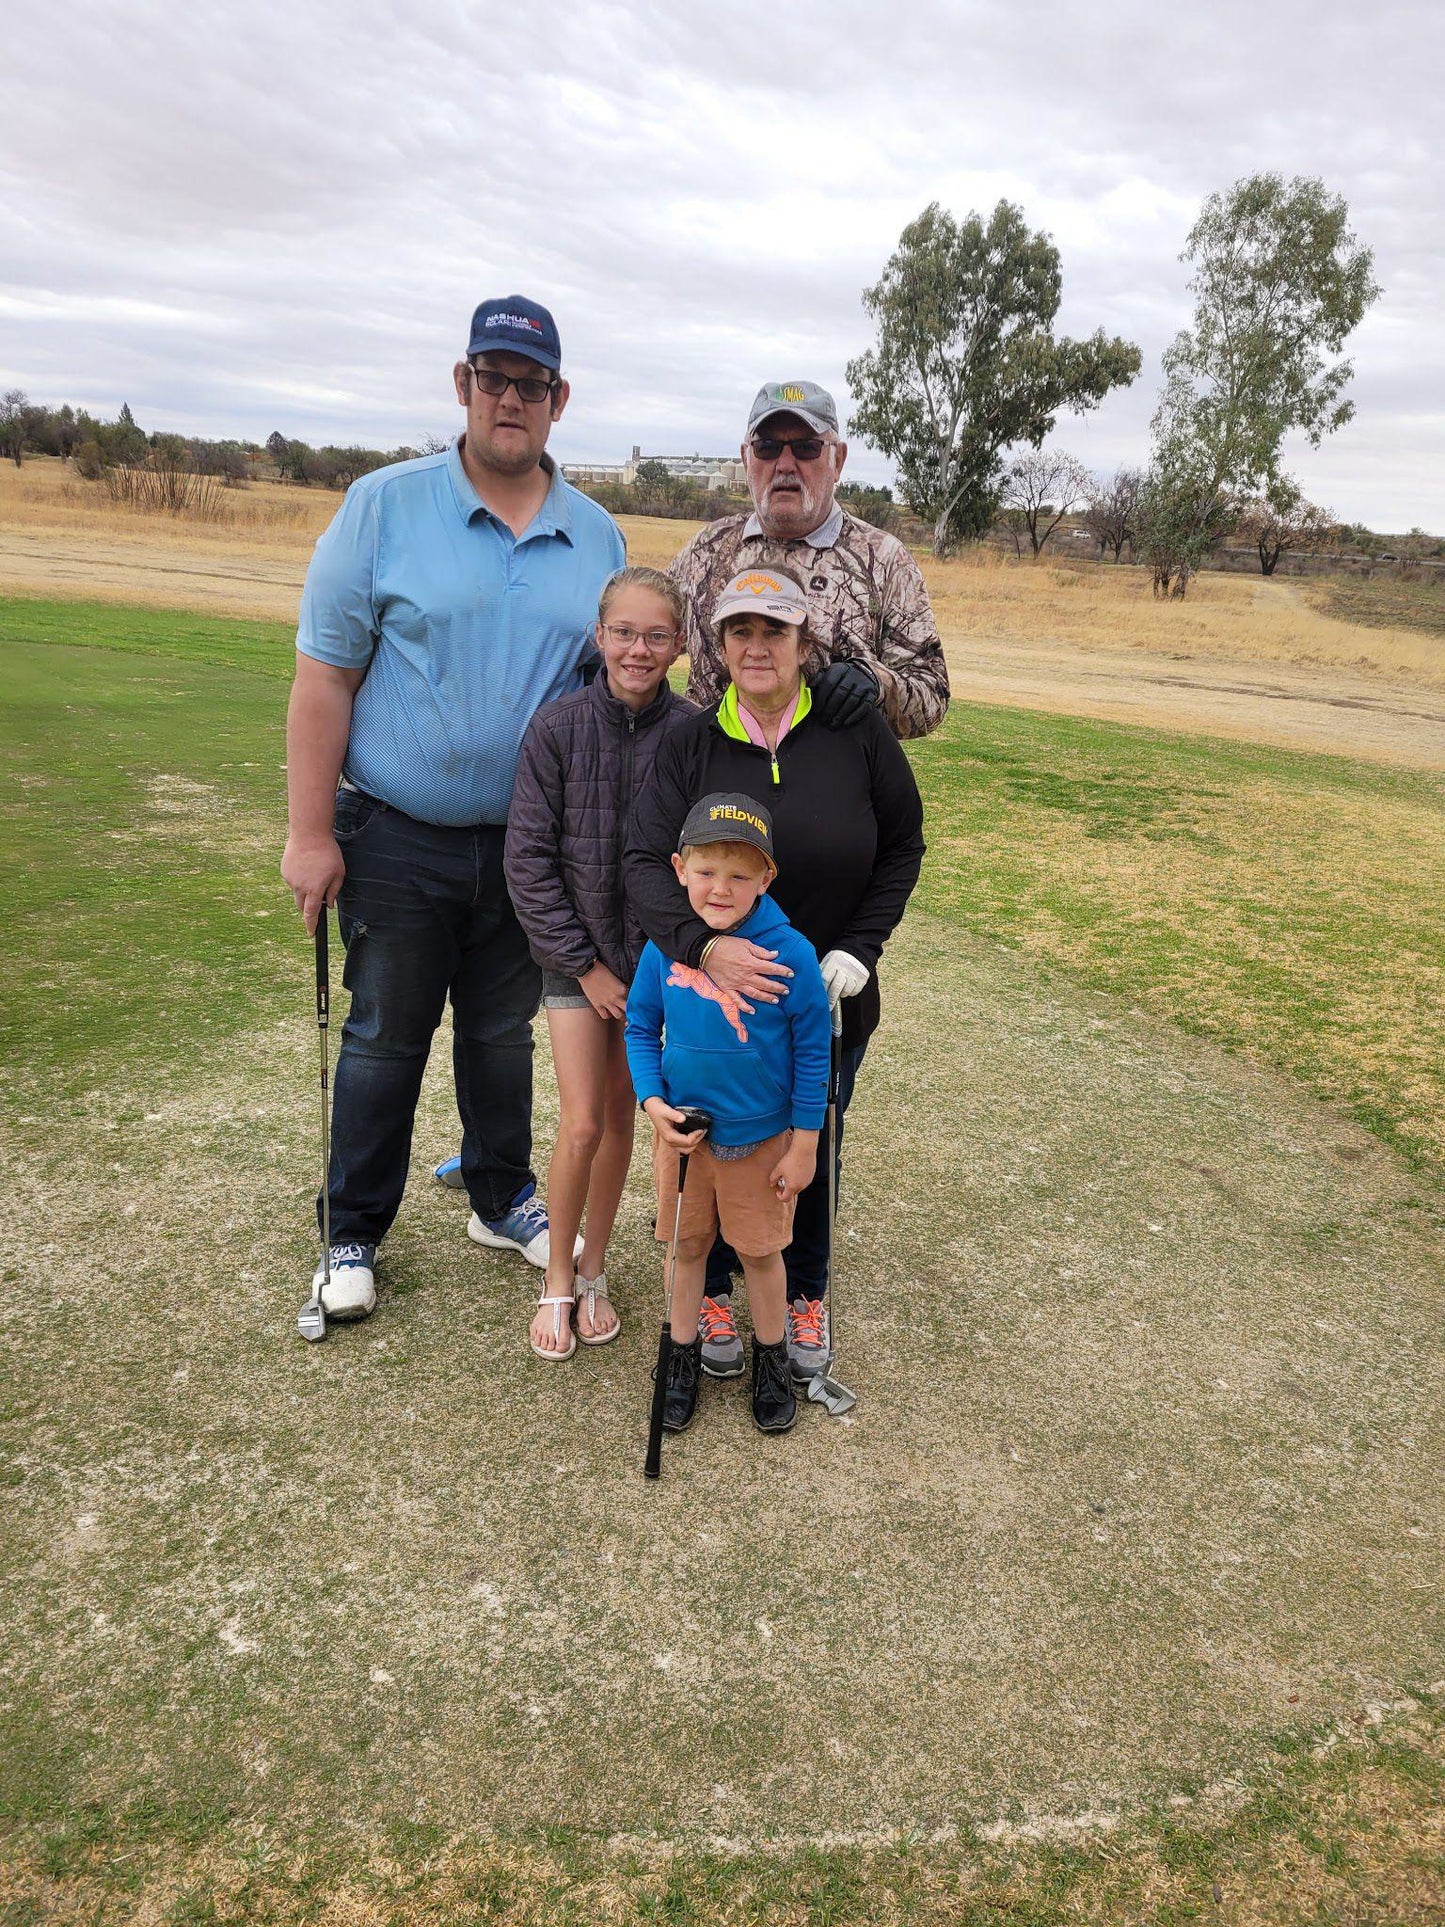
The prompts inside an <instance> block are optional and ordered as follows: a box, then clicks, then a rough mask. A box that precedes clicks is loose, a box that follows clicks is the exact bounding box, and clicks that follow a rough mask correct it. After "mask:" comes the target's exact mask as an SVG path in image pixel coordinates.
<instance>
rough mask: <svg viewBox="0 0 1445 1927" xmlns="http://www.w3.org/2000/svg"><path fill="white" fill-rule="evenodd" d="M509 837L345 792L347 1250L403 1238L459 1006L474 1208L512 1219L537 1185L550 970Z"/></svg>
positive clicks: (343, 1184)
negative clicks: (545, 980)
mask: <svg viewBox="0 0 1445 1927" xmlns="http://www.w3.org/2000/svg"><path fill="white" fill-rule="evenodd" d="M505 835H506V831H505V830H504V829H503V828H502V827H501V826H496V827H493V826H491V825H482V826H481V827H480V828H477V829H449V828H446V827H444V826H441V825H438V824H435V823H419V822H418V821H417V820H416V819H415V818H414V817H410V816H406V815H404V814H403V813H402V812H401V811H400V810H393V809H390V808H389V807H388V806H387V805H386V804H385V803H379V802H378V801H377V800H376V799H375V798H374V797H370V796H363V795H362V794H361V793H360V792H359V791H356V790H341V791H339V792H338V793H337V798H336V840H337V842H338V843H339V844H340V846H341V852H342V855H343V856H344V857H345V859H346V881H345V883H343V885H342V886H341V895H340V898H339V899H338V901H337V913H338V916H339V919H340V923H341V935H342V939H343V941H344V942H345V944H346V974H345V984H346V988H347V989H348V990H349V991H350V992H351V1008H350V1010H349V1011H348V1012H347V1017H346V1022H345V1024H344V1025H343V1026H342V1031H341V1051H340V1054H339V1056H338V1057H337V1061H336V1084H335V1095H334V1098H333V1103H332V1124H331V1174H330V1182H329V1186H328V1188H329V1190H330V1193H331V1236H332V1238H333V1240H334V1241H335V1242H336V1243H338V1244H346V1243H351V1242H354V1243H358V1244H379V1243H380V1242H381V1240H382V1239H383V1238H384V1237H385V1236H386V1234H387V1232H388V1231H389V1230H390V1229H391V1226H392V1222H393V1220H394V1219H395V1217H396V1214H397V1211H398V1209H399V1208H400V1206H401V1195H402V1192H403V1191H404V1190H405V1188H406V1174H407V1167H408V1165H409V1164H410V1162H411V1136H412V1124H413V1121H414V1119H415V1117H416V1103H417V1096H418V1094H419V1092H420V1090H421V1080H422V1073H423V1072H424V1071H425V1069H426V1062H427V1058H428V1056H429V1055H430V1053H431V1043H432V1037H433V1035H434V1033H435V1031H436V1028H437V1025H438V1024H439V1023H440V1022H441V1020H442V1013H443V1011H444V1010H445V1008H446V1002H447V998H448V996H450V998H451V1003H452V1023H453V1031H454V1041H453V1047H452V1056H453V1065H454V1069H455V1075H456V1090H457V1109H458V1111H459V1112H460V1113H461V1120H462V1178H463V1181H464V1183H465V1185H466V1188H467V1194H468V1196H469V1197H470V1198H471V1201H472V1206H473V1208H474V1209H475V1210H476V1211H477V1212H479V1213H480V1214H481V1216H482V1217H484V1218H499V1217H501V1215H502V1214H503V1212H505V1211H506V1209H507V1207H508V1206H509V1205H510V1204H511V1202H512V1200H513V1199H514V1198H515V1197H516V1195H517V1193H518V1192H519V1191H521V1190H523V1189H525V1187H526V1186H527V1185H528V1184H531V1183H533V1182H534V1179H533V1173H532V1165H531V1159H532V1018H533V1017H534V1016H535V1014H536V1010H537V1003H538V1000H539V998H540V996H541V990H542V973H541V971H540V970H538V968H537V966H536V964H534V963H533V961H532V958H531V954H530V953H529V951H528V949H527V940H526V938H525V937H524V936H523V935H522V930H521V926H520V925H519V924H518V922H517V919H516V915H515V913H514V912H513V909H512V903H511V899H510V897H509V896H508V895H507V885H506V879H505V878H504V876H503V874H502V842H503V838H504V837H505ZM317 1208H318V1211H319V1209H320V1200H319V1199H318V1200H317Z"/></svg>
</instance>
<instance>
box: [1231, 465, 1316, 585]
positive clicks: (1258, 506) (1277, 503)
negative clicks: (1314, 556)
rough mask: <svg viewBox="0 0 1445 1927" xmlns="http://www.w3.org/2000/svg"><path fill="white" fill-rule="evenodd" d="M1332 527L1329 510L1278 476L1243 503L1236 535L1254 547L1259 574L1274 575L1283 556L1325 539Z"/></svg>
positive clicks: (1282, 476) (1289, 481) (1295, 484)
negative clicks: (1245, 537) (1257, 494)
mask: <svg viewBox="0 0 1445 1927" xmlns="http://www.w3.org/2000/svg"><path fill="white" fill-rule="evenodd" d="M1334 526H1335V518H1334V517H1333V516H1332V515H1331V514H1330V512H1329V510H1328V509H1323V508H1320V507H1319V505H1318V504H1317V503H1315V502H1307V501H1306V500H1305V498H1304V493H1303V491H1302V490H1301V489H1300V487H1299V484H1298V483H1297V482H1295V481H1292V480H1291V478H1290V477H1289V476H1288V475H1281V476H1280V478H1279V480H1278V481H1277V482H1276V483H1275V484H1274V486H1273V488H1270V489H1268V490H1266V492H1265V493H1264V494H1263V495H1259V496H1256V497H1255V498H1254V499H1253V500H1252V501H1248V502H1246V503H1245V504H1244V506H1243V508H1242V510H1241V512H1240V518H1239V523H1238V533H1239V534H1240V535H1243V536H1247V537H1248V539H1249V540H1250V541H1251V542H1252V543H1253V544H1254V546H1255V550H1256V553H1257V554H1258V556H1259V567H1260V573H1261V574H1263V575H1273V574H1274V572H1275V570H1276V569H1277V568H1278V567H1279V559H1280V557H1281V556H1282V555H1284V554H1286V553H1287V552H1288V551H1289V550H1290V549H1301V548H1305V547H1307V546H1310V545H1312V544H1314V543H1316V542H1323V541H1325V540H1327V539H1328V537H1329V534H1330V531H1331V530H1332V529H1333V528H1334Z"/></svg>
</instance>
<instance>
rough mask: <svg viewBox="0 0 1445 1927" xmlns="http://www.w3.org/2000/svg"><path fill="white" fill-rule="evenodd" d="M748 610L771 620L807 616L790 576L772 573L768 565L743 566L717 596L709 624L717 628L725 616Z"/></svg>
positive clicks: (798, 620)
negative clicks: (765, 567)
mask: <svg viewBox="0 0 1445 1927" xmlns="http://www.w3.org/2000/svg"><path fill="white" fill-rule="evenodd" d="M751 612H756V613H757V614H758V615H760V616H771V617H772V619H773V621H774V622H792V623H798V624H802V623H805V622H806V621H807V620H808V605H807V603H806V601H804V599H803V591H802V590H801V588H799V586H798V584H797V583H796V582H794V581H793V579H792V577H791V576H786V575H782V574H775V573H774V572H773V571H772V570H771V569H746V570H744V572H743V573H742V574H741V575H735V576H734V577H733V579H732V581H731V582H729V583H728V585H727V587H726V588H725V589H724V590H723V592H722V594H721V595H720V596H719V597H718V599H717V603H716V606H715V607H714V609H713V612H712V626H713V628H714V629H717V628H720V627H721V625H722V624H723V623H724V622H726V620H727V618H728V617H729V616H740V615H744V614H748V613H751Z"/></svg>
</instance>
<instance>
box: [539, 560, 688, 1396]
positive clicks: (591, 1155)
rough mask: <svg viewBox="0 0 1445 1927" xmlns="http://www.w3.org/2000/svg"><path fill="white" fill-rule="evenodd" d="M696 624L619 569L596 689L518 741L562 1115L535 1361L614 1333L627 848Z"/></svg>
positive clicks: (677, 598) (553, 711) (611, 585)
mask: <svg viewBox="0 0 1445 1927" xmlns="http://www.w3.org/2000/svg"><path fill="white" fill-rule="evenodd" d="M686 615H687V608H686V604H685V602H684V600H683V595H682V591H681V590H680V589H679V588H678V586H677V584H676V583H675V582H674V581H673V580H672V578H671V577H670V576H666V575H663V574H662V573H661V572H660V571H659V570H657V569H645V568H627V569H619V570H618V572H617V574H616V575H614V576H612V577H611V578H610V579H609V581H608V582H607V584H606V586H605V587H604V588H603V591H602V599H601V602H600V605H599V607H598V611H597V647H598V649H599V650H600V651H601V654H602V668H601V670H600V671H599V672H598V674H597V676H596V678H595V680H594V681H593V682H591V683H590V684H589V685H588V686H587V688H585V689H579V690H577V691H576V692H575V693H574V694H572V695H570V696H563V697H562V698H561V699H560V701H558V702H554V703H548V704H546V705H545V706H544V707H543V708H541V709H539V710H538V711H537V714H536V715H535V716H534V717H533V718H532V722H531V725H530V726H529V728H528V730H527V733H526V735H525V737H524V738H523V739H522V753H521V759H520V761H519V763H518V765H517V786H516V789H515V791H514V792H513V796H512V807H511V811H510V813H509V815H508V817H507V851H506V869H507V887H508V889H509V890H510V892H511V896H512V902H513V904H514V905H515V906H516V911H517V917H518V919H519V921H520V922H521V925H522V928H523V929H524V930H525V931H526V933H527V940H528V942H529V944H530V945H531V950H532V955H533V957H534V958H535V959H536V961H537V962H538V963H539V964H540V965H541V967H542V1002H543V1004H544V1005H545V1006H546V1011H547V1027H548V1030H549V1031H550V1033H551V1038H552V1060H553V1063H554V1065H555V1067H556V1072H557V1094H558V1098H559V1101H560V1106H561V1119H560V1122H559V1125H558V1129H557V1144H556V1148H555V1149H554V1150H553V1152H552V1163H551V1167H550V1169H549V1170H548V1173H547V1221H548V1225H549V1229H550V1247H551V1253H552V1256H551V1259H550V1260H549V1262H548V1265H547V1272H546V1277H545V1279H544V1281H543V1285H542V1296H541V1300H540V1302H539V1303H538V1306H537V1313H536V1316H535V1317H534V1318H533V1320H532V1331H531V1342H532V1350H533V1351H534V1352H535V1353H536V1354H537V1356H538V1357H539V1358H546V1359H556V1360H561V1359H564V1358H570V1357H571V1356H572V1354H573V1352H574V1351H575V1350H576V1349H577V1341H578V1339H579V1338H580V1339H581V1341H582V1343H583V1344H584V1345H606V1344H608V1343H609V1342H610V1341H611V1340H612V1339H614V1338H615V1337H616V1336H617V1333H618V1330H619V1326H618V1321H617V1313H616V1311H615V1310H614V1309H613V1307H612V1305H611V1303H610V1302H609V1299H608V1295H607V1272H606V1258H607V1240H608V1239H609V1237H610V1236H611V1235H612V1224H613V1220H614V1219H615V1218H616V1216H617V1207H618V1205H619V1203H620V1202H621V1199H622V1189H623V1186H624V1185H625V1184H626V1182H627V1169H628V1165H629V1164H630V1162H631V1159H632V1129H633V1123H634V1121H635V1119H636V1116H637V1100H636V1098H635V1097H634V1096H633V1091H632V1080H631V1078H630V1077H629V1075H628V1070H627V1054H626V1052H625V1050H624V1049H623V1042H622V1027H623V1020H624V1018H625V1017H626V1014H627V989H628V985H629V984H630V983H631V981H632V973H633V971H634V970H635V969H636V967H637V959H638V957H639V956H640V955H641V953H642V946H643V943H644V942H645V938H644V937H643V934H642V931H641V929H640V927H639V926H638V925H637V923H636V921H635V920H634V919H633V917H632V916H631V914H630V913H629V911H628V908H627V899H626V896H625V895H624V892H623V887H622V852H623V850H624V848H625V847H626V843H627V834H628V830H629V827H630V823H631V817H632V805H633V800H634V798H635V797H636V795H637V793H638V791H639V790H640V789H641V787H642V785H643V784H644V783H645V782H646V781H647V780H648V778H649V775H650V774H651V770H652V760H653V757H654V756H655V755H656V753H657V746H658V744H659V743H660V742H661V741H662V739H663V737H664V736H665V735H666V734H667V733H668V731H669V730H671V729H672V728H673V727H674V726H675V725H676V724H677V723H679V722H681V721H683V720H685V719H686V718H687V717H689V716H691V715H693V714H695V711H694V709H693V706H692V704H691V703H688V702H684V701H683V700H682V698H681V697H680V696H675V695H674V694H673V692H672V691H671V689H669V687H668V684H667V672H668V670H669V669H670V668H671V667H672V665H673V663H674V662H675V661H676V660H677V658H678V656H679V654H680V653H681V650H682V646H683V637H684V634H685V627H686ZM584 1208H585V1211H586V1219H587V1227H586V1235H585V1242H584V1244H583V1247H582V1255H581V1257H580V1259H578V1260H577V1269H576V1271H575V1273H574V1271H573V1261H572V1251H573V1248H574V1246H575V1244H576V1237H577V1231H578V1229H579V1227H580V1225H581V1223H582V1217H583V1211H584ZM574 1307H575V1314H576V1331H575V1334H574V1331H573V1313H574Z"/></svg>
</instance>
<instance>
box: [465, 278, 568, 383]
mask: <svg viewBox="0 0 1445 1927" xmlns="http://www.w3.org/2000/svg"><path fill="white" fill-rule="evenodd" d="M493 349H500V350H502V351H504V352H505V353H507V354H509V355H526V357H527V359H528V360H529V361H540V362H541V364H542V366H543V367H544V368H551V369H553V370H556V369H559V368H560V367H561V366H562V343H561V341H560V340H559V339H558V336H557V324H556V322H555V321H554V320H553V319H552V317H551V315H550V314H549V313H548V312H547V310H546V309H545V308H544V307H543V306H542V304H541V303H540V302H538V301H529V300H528V299H527V297H526V295H524V294H504V295H499V296H498V297H497V298H496V299H495V300H493V301H484V302H482V304H481V306H480V307H479V308H478V309H477V311H476V313H475V314H474V315H473V316H472V338H471V340H470V341H469V342H468V343H467V359H468V360H469V361H470V360H471V358H472V356H473V355H485V354H488V353H490V352H491V351H492V350H493Z"/></svg>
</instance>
